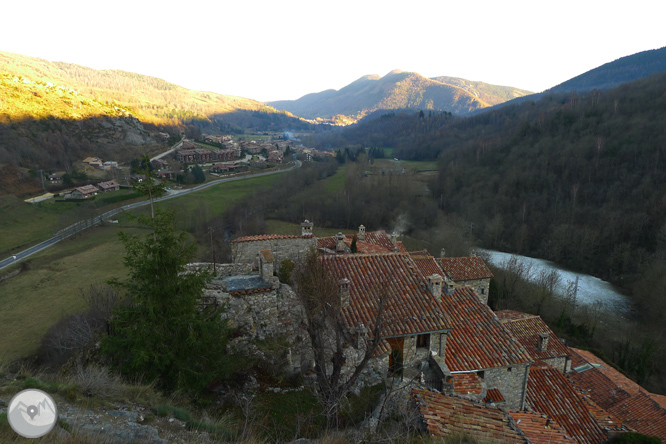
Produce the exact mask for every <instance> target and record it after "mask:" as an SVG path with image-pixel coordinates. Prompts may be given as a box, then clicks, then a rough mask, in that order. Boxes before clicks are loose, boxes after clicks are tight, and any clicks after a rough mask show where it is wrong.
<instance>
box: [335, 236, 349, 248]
mask: <svg viewBox="0 0 666 444" xmlns="http://www.w3.org/2000/svg"><path fill="white" fill-rule="evenodd" d="M346 246H347V245H345V235H344V234H342V232H338V234H336V235H335V252H336V253H344V252H345V247H346Z"/></svg>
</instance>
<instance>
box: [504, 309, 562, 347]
mask: <svg viewBox="0 0 666 444" xmlns="http://www.w3.org/2000/svg"><path fill="white" fill-rule="evenodd" d="M516 313H517V312H510V313H506V314H504V313H503V312H501V311H498V312H495V314H496V315H497V317H498V318H499V319H500V320H501V321H502V324H503V325H504V326H505V327H506V328H507V329H509V331H510V332H511V333H512V334H513V336H515V338H516V339H518V341H520V343H521V344H522V345H523V347H525V349H526V350H527V352H528V353H529V354H530V355H531V356H532V357H533V358H535V359H548V358H556V357H560V356H568V355H569V354H570V352H569V349H568V348H567V347H566V346H565V345H564V344H562V341H561V340H560V338H558V337H557V336H556V335H555V333H554V332H553V331H552V330H551V329H550V328H549V327H548V325H546V323H545V322H544V321H543V319H541V317H539V316H535V315H528V316H523V317H517V316H516V315H515V314H516ZM524 314H525V313H524ZM516 317H517V319H512V318H516ZM544 333H545V334H547V335H548V346H547V347H546V349H545V350H544V351H539V348H538V345H539V339H540V335H541V334H544Z"/></svg>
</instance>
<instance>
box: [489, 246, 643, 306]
mask: <svg viewBox="0 0 666 444" xmlns="http://www.w3.org/2000/svg"><path fill="white" fill-rule="evenodd" d="M481 252H482V253H483V254H487V255H489V257H490V262H492V264H493V265H494V266H496V267H498V268H504V267H503V266H502V265H503V264H504V263H506V261H508V260H509V258H510V257H511V256H516V257H517V258H518V259H519V260H520V261H523V262H524V263H525V264H526V265H531V276H532V277H535V276H536V275H538V274H539V273H540V272H541V271H543V270H546V271H551V270H556V271H557V273H558V274H559V276H560V279H559V283H558V285H557V292H558V293H559V294H560V295H564V294H565V293H566V289H567V286H568V285H569V283H570V282H576V278H578V292H577V296H576V302H577V304H578V305H592V304H595V303H597V302H600V303H601V304H602V305H603V306H604V307H606V308H608V309H611V310H614V311H617V312H620V313H623V314H626V313H628V311H629V308H630V305H631V304H630V301H629V298H628V297H626V296H625V295H623V294H621V293H620V292H618V291H617V290H616V289H615V287H613V285H612V284H611V283H609V282H606V281H603V280H601V279H599V278H596V277H594V276H590V275H587V274H582V273H575V272H573V271H568V270H564V269H562V268H561V267H559V266H558V265H557V264H555V263H553V262H550V261H546V260H543V259H534V258H531V257H526V256H518V255H512V254H509V253H502V252H499V251H492V250H481Z"/></svg>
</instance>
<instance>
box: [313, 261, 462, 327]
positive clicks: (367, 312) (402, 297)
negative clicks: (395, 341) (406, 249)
mask: <svg viewBox="0 0 666 444" xmlns="http://www.w3.org/2000/svg"><path fill="white" fill-rule="evenodd" d="M320 260H321V261H322V262H323V264H324V266H325V268H326V269H328V270H329V271H330V272H331V273H332V274H333V276H334V278H335V279H336V281H339V280H341V279H349V281H350V286H349V295H350V306H349V307H345V308H343V314H344V316H345V320H346V323H347V326H348V327H353V326H356V325H359V324H364V325H365V326H366V327H367V328H368V330H369V331H370V332H371V331H372V330H373V328H374V325H375V321H376V317H377V310H378V303H379V301H380V299H381V298H382V297H387V298H388V303H387V305H386V306H385V309H384V310H385V311H384V318H383V321H384V328H383V330H382V335H383V336H385V337H392V336H404V335H410V334H418V333H425V332H435V331H444V330H447V329H449V319H448V317H447V316H446V313H445V312H444V310H443V309H442V307H441V306H440V305H439V304H437V303H436V302H435V299H434V298H433V296H432V295H431V294H430V292H429V291H428V290H427V287H426V285H425V280H424V278H423V276H422V275H421V274H420V273H419V271H418V269H417V268H416V267H415V266H414V263H413V262H412V261H411V260H410V258H409V255H408V254H403V253H387V254H344V255H322V256H320Z"/></svg>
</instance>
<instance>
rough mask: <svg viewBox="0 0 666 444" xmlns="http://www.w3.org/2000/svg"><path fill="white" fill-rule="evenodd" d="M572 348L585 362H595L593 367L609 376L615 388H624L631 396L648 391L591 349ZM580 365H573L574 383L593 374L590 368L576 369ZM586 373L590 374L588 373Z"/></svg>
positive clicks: (572, 376)
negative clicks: (590, 350)
mask: <svg viewBox="0 0 666 444" xmlns="http://www.w3.org/2000/svg"><path fill="white" fill-rule="evenodd" d="M570 350H571V351H573V352H574V353H575V354H577V355H578V356H579V357H580V359H582V361H583V362H584V363H588V364H593V365H592V367H593V368H594V369H595V370H597V371H598V372H599V373H601V374H602V375H604V376H605V377H606V378H608V380H609V381H610V382H611V384H612V385H613V386H614V390H617V389H618V388H619V389H621V390H623V391H624V392H626V393H628V394H629V395H631V396H633V395H636V394H638V393H639V392H641V391H646V390H644V389H643V388H642V387H641V386H640V385H638V384H637V383H635V382H634V381H632V380H631V379H630V378H628V377H627V376H625V375H623V374H622V373H621V372H620V371H618V370H616V369H614V368H613V367H611V366H610V365H608V364H606V363H605V362H604V361H603V360H602V359H600V358H598V357H597V356H595V355H594V354H593V353H591V352H589V351H586V350H579V349H577V348H571V349H570ZM577 362H580V361H577ZM579 365H580V364H579ZM579 365H577V366H573V367H572V370H574V371H573V372H571V373H570V376H571V378H572V379H573V381H574V383H576V382H577V381H579V380H580V381H582V380H586V379H588V378H586V376H588V375H591V374H592V373H588V372H589V370H585V371H576V369H577V368H579ZM583 365H585V364H583ZM586 373H587V374H588V375H586ZM593 373H594V372H593ZM594 379H599V378H594ZM588 389H594V387H588ZM593 399H594V396H593ZM595 402H596V403H597V404H599V405H601V406H602V407H604V408H606V406H605V405H604V403H601V402H599V401H598V400H596V399H595ZM616 402H617V401H616Z"/></svg>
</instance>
